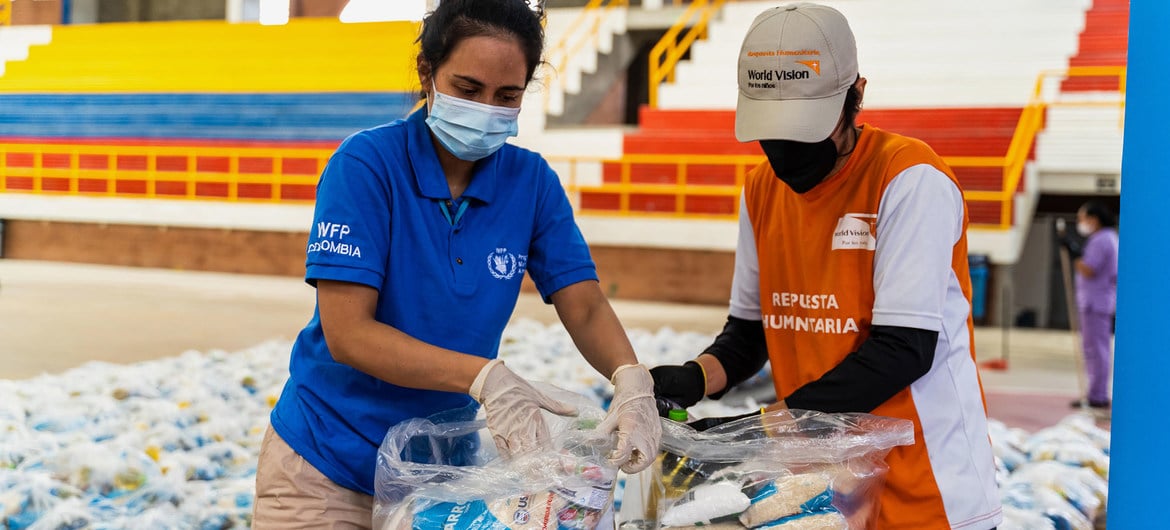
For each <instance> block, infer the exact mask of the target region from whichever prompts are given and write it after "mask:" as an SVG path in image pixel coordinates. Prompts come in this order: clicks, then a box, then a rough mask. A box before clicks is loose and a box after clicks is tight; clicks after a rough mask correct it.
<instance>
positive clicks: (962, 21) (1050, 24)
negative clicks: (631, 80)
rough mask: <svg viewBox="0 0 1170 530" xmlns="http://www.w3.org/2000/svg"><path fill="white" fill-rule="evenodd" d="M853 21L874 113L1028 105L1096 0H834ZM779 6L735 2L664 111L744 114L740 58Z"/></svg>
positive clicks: (662, 97) (664, 97) (662, 96)
mask: <svg viewBox="0 0 1170 530" xmlns="http://www.w3.org/2000/svg"><path fill="white" fill-rule="evenodd" d="M823 3H825V4H827V5H830V6H832V7H834V8H836V9H838V10H839V11H841V12H842V13H843V14H844V15H845V16H846V18H848V19H849V23H850V26H851V27H852V28H853V32H854V34H855V36H856V39H857V47H858V64H859V66H860V71H861V75H862V76H864V77H866V78H868V79H869V88H868V89H867V91H866V97H865V103H866V106H867V107H869V108H914V107H946V106H965V107H973V106H1022V105H1023V104H1025V103H1027V101H1028V98H1029V96H1031V93H1032V87H1033V83H1034V82H1035V80H1036V75H1037V74H1038V73H1039V72H1040V71H1041V70H1046V69H1063V68H1065V67H1066V66H1067V64H1068V58H1069V56H1071V55H1072V54H1074V53H1076V49H1077V34H1078V33H1079V32H1080V29H1081V28H1082V27H1083V26H1084V10H1085V9H1086V8H1087V7H1088V6H1089V5H1090V3H1091V0H985V1H979V2H945V7H943V6H940V2H938V1H936V0H880V1H874V0H825V1H824V2H823ZM775 5H776V3H775V2H732V3H728V4H726V5H725V7H724V8H723V13H722V16H721V17H720V18H719V19H717V20H714V21H712V23H711V26H710V31H709V38H708V39H707V40H705V41H699V42H697V43H695V45H694V47H693V48H692V50H691V60H690V61H686V62H684V63H680V64H679V65H678V70H677V78H676V82H675V83H671V84H664V85H662V86H661V87H660V89H659V101H660V102H661V103H660V105H661V106H662V107H663V108H680V109H682V108H704V109H730V108H735V101H736V60H737V57H738V55H739V48H740V44H741V42H742V40H743V36H744V34H745V33H746V32H747V29H748V27H749V26H750V25H751V22H752V20H753V19H754V18H755V17H756V15H758V14H759V13H760V12H762V11H764V10H766V9H768V8H771V7H774V6H775Z"/></svg>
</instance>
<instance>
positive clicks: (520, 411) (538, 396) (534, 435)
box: [468, 359, 577, 458]
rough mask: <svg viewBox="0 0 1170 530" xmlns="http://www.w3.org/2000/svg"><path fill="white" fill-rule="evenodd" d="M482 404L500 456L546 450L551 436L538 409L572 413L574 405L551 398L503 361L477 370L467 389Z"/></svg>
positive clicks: (561, 413)
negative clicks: (469, 389) (477, 372)
mask: <svg viewBox="0 0 1170 530" xmlns="http://www.w3.org/2000/svg"><path fill="white" fill-rule="evenodd" d="M468 393H469V394H470V395H471V397H472V398H475V400H476V401H478V402H479V403H480V404H481V405H483V409H484V412H485V413H486V414H487V426H488V430H489V431H491V433H492V440H494V441H495V442H496V448H497V449H498V450H499V452H500V456H502V457H505V458H508V457H511V456H512V455H517V454H520V453H526V452H530V451H537V450H540V449H548V448H549V446H550V442H551V438H550V436H549V433H548V426H547V425H545V423H544V418H543V417H541V412H540V411H541V410H547V411H549V412H552V413H553V414H559V415H562V416H575V415H576V414H577V408H576V407H574V406H573V405H570V404H568V403H564V402H561V401H558V400H555V399H553V398H550V397H548V396H546V395H544V394H543V393H541V392H540V391H539V390H537V389H536V388H533V386H532V385H531V384H530V383H529V382H528V381H525V380H524V379H522V378H520V376H518V375H516V374H515V373H513V372H512V371H511V370H509V369H508V367H506V366H504V361H501V360H499V359H495V360H492V361H489V362H488V363H487V364H486V365H485V366H484V367H483V369H481V370H480V371H479V375H478V376H476V378H475V382H473V383H472V384H471V391H470V392H468Z"/></svg>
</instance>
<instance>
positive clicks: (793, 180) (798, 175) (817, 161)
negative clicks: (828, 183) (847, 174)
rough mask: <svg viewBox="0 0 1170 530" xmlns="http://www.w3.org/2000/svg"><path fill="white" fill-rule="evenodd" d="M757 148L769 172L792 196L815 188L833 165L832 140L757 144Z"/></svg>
mask: <svg viewBox="0 0 1170 530" xmlns="http://www.w3.org/2000/svg"><path fill="white" fill-rule="evenodd" d="M760 147H761V148H763V150H764V154H765V155H767V156H768V163H769V164H771V165H772V171H775V172H776V176H777V177H779V178H780V180H782V181H784V183H785V184H787V185H788V187H789V188H792V191H795V192H796V193H804V192H806V191H808V190H811V189H813V188H814V187H816V185H817V184H820V183H821V181H822V180H825V177H827V176H828V175H829V172H830V171H832V170H833V166H834V165H836V164H837V144H835V143H833V138H832V137H829V138H825V139H824V140H821V141H819V142H813V143H805V142H795V141H792V140H760Z"/></svg>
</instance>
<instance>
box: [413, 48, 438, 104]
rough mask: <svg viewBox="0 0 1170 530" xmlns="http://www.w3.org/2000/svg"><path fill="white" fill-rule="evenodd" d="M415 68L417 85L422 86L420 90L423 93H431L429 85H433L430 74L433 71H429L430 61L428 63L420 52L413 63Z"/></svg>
mask: <svg viewBox="0 0 1170 530" xmlns="http://www.w3.org/2000/svg"><path fill="white" fill-rule="evenodd" d="M415 68H416V69H417V70H418V84H419V86H420V87H422V91H423V92H424V93H426V94H428V95H429V94H430V93H431V87H432V86H433V77H432V74H433V73H434V72H432V71H431V63H428V62H427V60H426V59H424V58H423V56H422V55H421V54H420V55H419V56H418V60H417V62H416V63H415Z"/></svg>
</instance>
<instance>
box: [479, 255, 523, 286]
mask: <svg viewBox="0 0 1170 530" xmlns="http://www.w3.org/2000/svg"><path fill="white" fill-rule="evenodd" d="M527 262H528V256H526V255H523V254H522V255H519V256H517V255H515V254H512V253H511V252H508V249H506V248H497V249H496V251H495V252H492V253H490V254H488V257H487V266H488V272H490V273H492V277H494V278H495V279H497V280H511V279H512V277H514V276H516V275H517V274H520V275H521V276H523V275H524V267H525V265H527Z"/></svg>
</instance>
